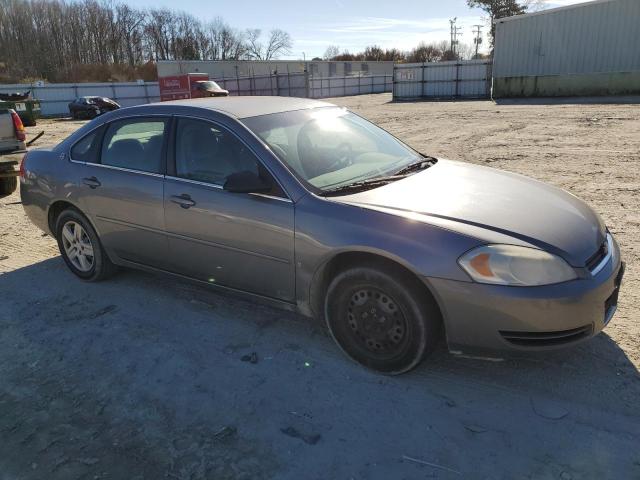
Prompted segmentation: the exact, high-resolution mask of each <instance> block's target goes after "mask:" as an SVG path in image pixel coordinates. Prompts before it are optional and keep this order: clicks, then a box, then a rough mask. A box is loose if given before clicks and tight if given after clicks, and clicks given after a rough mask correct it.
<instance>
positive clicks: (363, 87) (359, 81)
mask: <svg viewBox="0 0 640 480" xmlns="http://www.w3.org/2000/svg"><path fill="white" fill-rule="evenodd" d="M392 88H393V77H392V76H391V75H363V76H346V77H310V78H309V97H310V98H328V97H345V96H351V95H367V94H371V93H384V92H391V90H392Z"/></svg>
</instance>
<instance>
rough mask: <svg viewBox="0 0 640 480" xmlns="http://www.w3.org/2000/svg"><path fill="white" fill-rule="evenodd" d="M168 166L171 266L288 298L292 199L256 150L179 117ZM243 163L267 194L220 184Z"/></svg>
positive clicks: (220, 130) (204, 124)
mask: <svg viewBox="0 0 640 480" xmlns="http://www.w3.org/2000/svg"><path fill="white" fill-rule="evenodd" d="M174 146H175V150H173V152H172V155H170V158H171V157H173V156H174V157H175V164H172V163H171V162H170V168H171V169H173V170H174V171H173V172H171V173H172V175H171V176H170V175H167V178H166V183H165V219H166V228H167V235H168V239H169V250H170V259H171V261H172V262H173V266H172V270H173V271H176V272H180V273H184V274H186V275H189V276H191V277H194V278H197V279H200V280H204V281H207V282H210V283H215V284H219V285H223V286H226V287H231V288H235V289H239V290H243V291H248V292H252V293H255V294H259V295H263V296H267V297H271V298H277V299H280V300H285V301H291V302H292V301H293V300H294V294H295V291H294V285H295V281H294V280H295V278H294V275H295V268H294V249H293V245H294V235H293V230H294V204H293V203H292V202H291V201H290V200H289V199H288V198H287V196H286V195H285V194H284V192H283V191H282V189H281V188H280V187H279V186H278V184H277V182H276V181H275V179H273V177H271V176H270V174H269V173H268V172H267V170H266V169H265V167H264V166H263V164H262V163H261V161H260V160H259V159H258V158H257V156H256V155H255V154H254V153H253V152H252V151H251V149H250V148H249V147H247V146H246V145H245V144H244V143H243V141H241V140H240V139H239V138H238V137H237V136H236V135H234V134H233V133H232V132H230V131H229V130H228V129H226V128H224V127H222V126H220V125H218V124H215V123H212V122H209V121H206V120H201V119H193V118H178V119H177V120H176V126H175V144H174ZM244 170H249V171H252V172H254V173H257V174H259V175H260V176H261V177H262V178H263V180H265V181H267V182H269V183H270V184H271V185H273V188H272V191H271V192H270V193H269V194H247V193H231V192H228V191H226V190H224V189H223V185H224V183H225V181H226V178H227V177H228V176H229V175H230V174H231V173H234V172H240V171H244Z"/></svg>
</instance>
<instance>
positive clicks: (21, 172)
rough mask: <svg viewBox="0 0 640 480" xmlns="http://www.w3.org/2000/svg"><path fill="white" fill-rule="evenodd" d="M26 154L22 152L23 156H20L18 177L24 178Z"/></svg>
mask: <svg viewBox="0 0 640 480" xmlns="http://www.w3.org/2000/svg"><path fill="white" fill-rule="evenodd" d="M27 155H29V154H28V153H25V154H24V157H22V161H21V162H20V178H24V176H25V172H26V165H25V164H26V163H27Z"/></svg>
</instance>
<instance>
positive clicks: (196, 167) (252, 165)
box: [176, 118, 259, 186]
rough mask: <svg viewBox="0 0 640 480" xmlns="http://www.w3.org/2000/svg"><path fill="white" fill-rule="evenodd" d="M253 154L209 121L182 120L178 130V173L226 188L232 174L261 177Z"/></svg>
mask: <svg viewBox="0 0 640 480" xmlns="http://www.w3.org/2000/svg"><path fill="white" fill-rule="evenodd" d="M258 165H259V164H258V161H257V160H256V158H255V156H254V155H253V153H252V152H251V151H250V150H249V149H248V148H247V147H246V146H245V145H244V144H243V143H242V142H241V141H240V140H238V139H237V138H236V137H235V136H234V135H233V134H231V133H229V132H227V131H226V130H223V129H222V128H220V127H217V126H215V125H213V124H211V123H209V122H205V121H202V120H194V119H190V118H182V119H180V120H178V128H177V130H176V174H177V176H178V177H180V178H186V179H189V180H197V181H201V182H206V183H212V184H215V185H220V186H223V185H224V183H225V181H226V180H227V177H228V176H229V175H231V174H232V173H236V172H242V171H245V170H248V171H250V172H253V173H255V174H256V175H259V169H258Z"/></svg>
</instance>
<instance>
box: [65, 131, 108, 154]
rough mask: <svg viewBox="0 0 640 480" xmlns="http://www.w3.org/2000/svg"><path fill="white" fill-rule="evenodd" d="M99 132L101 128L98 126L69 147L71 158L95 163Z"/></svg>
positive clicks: (98, 146)
mask: <svg viewBox="0 0 640 480" xmlns="http://www.w3.org/2000/svg"><path fill="white" fill-rule="evenodd" d="M100 132H102V129H101V128H98V129H96V130H94V131H93V132H91V133H90V134H89V135H87V136H86V137H84V138H83V139H81V140H80V141H78V142H77V143H76V144H75V145H74V146H73V147H72V148H71V159H72V160H76V161H78V162H90V163H95V162H96V161H97V157H98V149H99V148H100V145H99V143H100Z"/></svg>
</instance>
